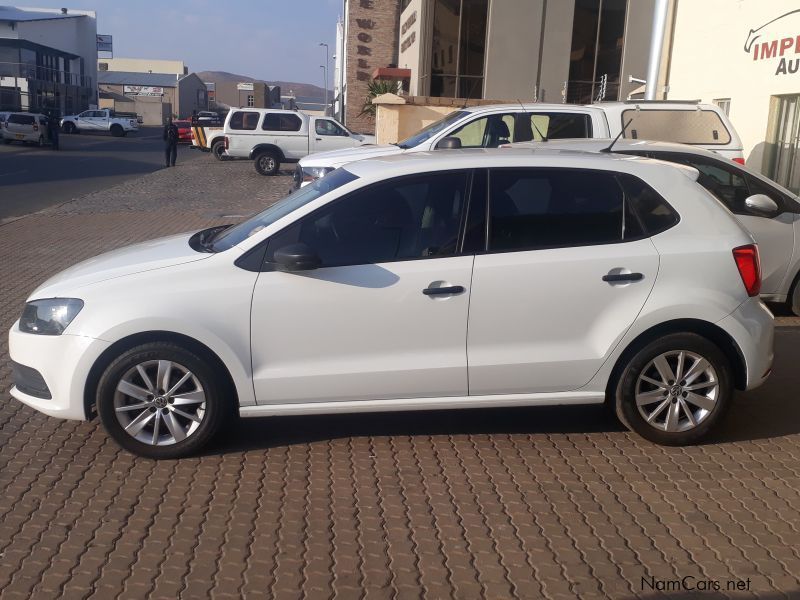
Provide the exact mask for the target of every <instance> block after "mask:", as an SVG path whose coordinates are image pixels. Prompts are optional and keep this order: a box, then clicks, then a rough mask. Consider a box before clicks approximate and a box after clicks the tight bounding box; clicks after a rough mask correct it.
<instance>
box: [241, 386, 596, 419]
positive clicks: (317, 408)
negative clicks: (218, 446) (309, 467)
mask: <svg viewBox="0 0 800 600" xmlns="http://www.w3.org/2000/svg"><path fill="white" fill-rule="evenodd" d="M604 401H605V394H604V393H602V392H584V393H576V392H557V393H550V394H505V395H496V396H453V397H448V398H401V399H397V400H356V401H340V402H306V403H295V404H262V405H259V406H240V407H239V415H240V416H242V417H272V416H278V415H324V414H346V413H361V412H392V411H407V410H445V409H456V408H507V407H512V406H559V405H563V404H602V403H603V402H604Z"/></svg>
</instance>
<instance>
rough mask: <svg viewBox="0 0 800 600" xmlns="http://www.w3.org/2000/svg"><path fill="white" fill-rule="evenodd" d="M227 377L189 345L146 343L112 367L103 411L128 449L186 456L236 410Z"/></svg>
mask: <svg viewBox="0 0 800 600" xmlns="http://www.w3.org/2000/svg"><path fill="white" fill-rule="evenodd" d="M221 382H222V378H221V377H220V374H219V373H218V372H217V370H216V369H215V368H213V367H212V366H211V365H209V364H208V362H207V361H206V360H205V359H203V358H201V357H200V356H198V355H196V354H195V353H193V352H191V351H189V350H187V349H185V348H182V347H180V346H177V345H175V344H173V343H169V342H153V343H149V344H143V345H141V346H137V347H135V348H131V349H130V350H128V351H126V352H124V353H122V354H121V355H120V356H119V357H118V358H117V359H116V360H114V361H113V362H112V363H111V364H110V365H109V366H108V367H107V368H106V370H105V372H104V373H103V375H102V376H101V378H100V382H99V385H98V390H97V411H98V413H99V415H100V419H101V421H102V423H103V426H104V427H105V429H106V431H108V433H109V435H110V436H111V437H112V438H113V439H114V440H115V441H116V442H117V443H118V444H119V445H120V446H122V447H123V448H125V449H126V450H128V451H130V452H133V453H134V454H138V455H139V456H143V457H146V458H155V459H161V458H180V457H183V456H188V455H191V454H194V453H196V452H197V451H199V450H200V449H201V448H203V447H204V446H205V445H206V444H208V442H209V441H210V440H211V438H212V437H213V436H214V434H215V433H216V432H217V431H218V430H219V428H220V427H221V426H222V424H223V422H224V421H225V420H226V417H227V416H228V414H229V413H230V407H231V399H230V398H227V397H226V394H225V386H224V385H222V383H221Z"/></svg>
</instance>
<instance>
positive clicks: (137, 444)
mask: <svg viewBox="0 0 800 600" xmlns="http://www.w3.org/2000/svg"><path fill="white" fill-rule="evenodd" d="M696 177H697V171H696V170H694V169H690V168H687V167H679V166H675V165H669V164H666V163H663V162H659V161H653V160H649V159H643V158H634V157H620V156H618V155H611V156H604V155H602V154H589V153H577V152H564V151H560V152H559V151H556V152H549V151H541V152H531V151H530V150H491V151H487V150H473V151H457V152H429V153H417V154H414V155H410V156H396V157H387V158H383V159H374V160H367V161H359V162H357V163H353V164H351V165H349V166H348V167H346V168H343V169H339V170H337V171H335V172H333V173H331V174H329V175H328V176H326V177H324V178H322V179H320V180H319V181H316V182H314V183H313V184H311V185H309V186H307V187H305V188H303V189H302V190H299V191H297V192H295V193H293V194H291V195H289V196H288V197H286V198H284V199H283V200H281V201H279V202H278V203H276V204H274V205H272V206H270V207H269V208H267V209H266V210H265V211H263V212H262V213H260V214H257V215H255V216H254V217H252V218H250V219H249V220H247V221H245V222H243V223H240V224H238V225H234V226H232V227H227V228H226V227H215V228H211V229H208V230H205V231H200V232H197V233H195V234H189V233H187V234H183V235H176V236H172V237H168V238H162V239H159V240H153V241H151V242H147V243H144V244H139V245H136V246H131V247H129V248H123V249H120V250H116V251H114V252H111V253H108V254H104V255H101V256H99V257H97V258H94V259H91V260H89V261H86V262H84V263H80V264H78V265H76V266H74V267H72V268H71V269H68V270H66V271H64V272H62V273H61V274H59V275H56V276H55V277H53V278H51V279H50V280H48V281H46V282H45V283H43V284H42V285H41V286H40V287H39V288H38V289H36V290H35V291H34V292H33V293H32V294H31V296H30V297H29V298H28V301H27V303H26V305H25V308H24V310H23V314H22V317H21V318H20V319H19V320H18V321H17V322H16V323H14V325H13V326H12V328H11V331H10V334H9V352H10V355H11V359H12V361H13V369H14V386H13V387H12V389H11V393H12V395H13V396H14V397H16V398H17V399H19V400H21V401H22V402H24V403H26V404H28V405H30V406H32V407H34V408H36V409H37V410H39V411H41V412H43V413H45V414H48V415H52V416H55V417H62V418H68V419H86V418H88V417H89V416H90V414H91V412H92V410H93V408H94V407H95V406H96V408H97V411H98V412H99V415H100V419H101V420H102V422H103V424H104V426H105V428H106V430H107V431H108V433H109V434H110V435H111V436H112V437H113V438H114V439H115V440H116V441H117V442H118V443H119V444H120V445H121V446H123V447H124V448H126V449H128V450H130V451H132V452H135V453H138V454H140V455H142V456H147V457H152V458H168V457H178V456H184V455H187V454H190V453H193V452H196V451H198V450H199V449H200V448H201V447H202V446H204V445H205V444H206V443H207V442H208V441H209V440H210V439H211V437H212V436H213V435H214V434H215V433H216V432H217V431H218V429H219V428H220V427H221V426H222V425H223V423H224V421H225V420H226V418H227V417H228V416H230V415H231V414H232V413H234V412H235V411H237V410H238V412H239V415H241V416H242V417H258V416H273V415H309V414H341V413H348V412H371V411H398V410H418V409H444V408H479V407H483V408H485V407H508V406H544V405H561V404H600V403H603V402H606V401H608V402H609V403H610V404H611V405H612V406H614V407H615V408H616V411H617V414H618V415H619V417H620V419H621V420H622V421H623V422H624V423H625V424H626V425H628V426H629V427H630V428H631V429H633V430H634V431H636V432H638V433H639V434H641V435H642V436H644V437H645V438H647V439H649V440H652V441H654V442H658V443H663V444H688V443H693V442H696V441H698V440H700V439H702V438H703V437H704V436H705V435H706V434H707V433H708V432H709V431H710V430H711V429H712V428H713V427H714V426H715V425H717V424H718V423H719V421H720V419H722V417H723V415H724V414H725V412H726V410H727V409H728V408H729V407H730V405H731V401H732V395H733V390H734V388H736V389H741V390H746V389H752V388H754V387H757V386H759V385H761V383H762V382H763V381H764V380H765V378H766V377H767V376H768V374H769V372H770V369H771V364H772V339H773V318H772V314H771V313H770V312H769V310H767V308H766V307H765V306H764V304H763V303H762V302H761V300H760V299H759V298H758V291H759V285H760V273H759V263H758V250H757V247H756V245H755V244H754V243H753V240H752V238H751V237H750V235H749V234H748V233H747V232H746V230H745V229H744V228H743V227H742V225H741V224H740V223H739V222H738V221H736V219H734V218H733V216H732V215H731V214H730V213H729V212H728V211H727V210H726V209H725V208H724V207H723V206H722V205H721V204H720V203H719V202H717V201H716V200H715V199H714V198H713V197H712V196H711V195H710V194H708V193H707V192H706V191H705V190H704V189H703V188H702V187H700V186H699V185H697V183H696V182H695V179H696ZM487 223H488V225H487ZM532 427H535V421H534V422H533V424H532Z"/></svg>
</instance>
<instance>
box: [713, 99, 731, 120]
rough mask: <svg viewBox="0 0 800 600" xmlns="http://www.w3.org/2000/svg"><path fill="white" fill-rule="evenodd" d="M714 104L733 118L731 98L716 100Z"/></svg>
mask: <svg viewBox="0 0 800 600" xmlns="http://www.w3.org/2000/svg"><path fill="white" fill-rule="evenodd" d="M712 102H713V103H714V104H716V105H717V106H719V107H720V108H721V109H722V112H724V113H725V114H726V115H727V116H729V117H730V116H731V99H730V98H714V99H713V100H712Z"/></svg>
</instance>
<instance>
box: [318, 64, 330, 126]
mask: <svg viewBox="0 0 800 600" xmlns="http://www.w3.org/2000/svg"><path fill="white" fill-rule="evenodd" d="M319 68H320V69H322V72H323V74H324V77H325V116H326V117H327V116H328V67H326V66H325V65H320V66H319Z"/></svg>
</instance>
